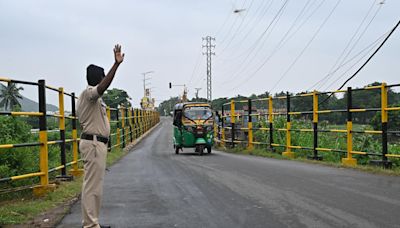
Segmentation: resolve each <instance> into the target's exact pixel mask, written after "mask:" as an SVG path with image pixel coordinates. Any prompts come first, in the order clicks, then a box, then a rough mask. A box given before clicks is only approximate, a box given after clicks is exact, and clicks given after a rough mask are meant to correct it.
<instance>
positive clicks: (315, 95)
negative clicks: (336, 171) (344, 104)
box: [312, 90, 322, 160]
mask: <svg viewBox="0 0 400 228" xmlns="http://www.w3.org/2000/svg"><path fill="white" fill-rule="evenodd" d="M313 137H314V139H313V153H314V155H313V157H312V159H314V160H322V157H321V156H319V155H318V150H317V148H318V93H317V91H316V90H314V91H313Z"/></svg>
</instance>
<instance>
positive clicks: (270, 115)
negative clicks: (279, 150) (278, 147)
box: [268, 96, 274, 150]
mask: <svg viewBox="0 0 400 228" xmlns="http://www.w3.org/2000/svg"><path fill="white" fill-rule="evenodd" d="M272 102H273V100H272V96H269V97H268V123H269V148H270V149H271V150H274V147H273V146H272V144H273V143H274V131H273V127H274V124H273V121H274V119H273V112H274V106H273V103H272Z"/></svg>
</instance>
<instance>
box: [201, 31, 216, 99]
mask: <svg viewBox="0 0 400 228" xmlns="http://www.w3.org/2000/svg"><path fill="white" fill-rule="evenodd" d="M204 40H205V41H206V44H205V45H203V48H206V52H203V55H206V57H207V100H208V101H209V102H211V100H212V96H211V95H212V93H211V88H212V87H211V56H212V55H215V52H212V50H213V49H214V48H215V45H213V44H212V41H215V38H214V37H211V36H207V37H203V41H204Z"/></svg>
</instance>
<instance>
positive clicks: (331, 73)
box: [312, 0, 382, 89]
mask: <svg viewBox="0 0 400 228" xmlns="http://www.w3.org/2000/svg"><path fill="white" fill-rule="evenodd" d="M375 4H376V0H374V1H373V2H372V5H371V7H370V8H369V10H368V12H367V14H366V15H365V17H364V18H363V20H362V22H361V23H360V25H359V26H358V28H357V30H356V32H355V33H354V34H353V36H352V37H351V39H350V40H349V42H348V43H347V45H346V47H345V48H344V49H343V51H342V53H341V55H340V56H339V58H337V60H336V62H335V64H334V65H333V66H332V67H331V69H330V70H329V72H328V74H327V76H325V77H324V78H323V79H321V80H320V81H318V82H317V83H316V84H314V85H313V86H312V87H314V86H315V87H317V84H320V85H319V86H318V88H321V87H322V86H323V85H324V84H326V83H327V81H328V80H329V79H330V78H331V77H332V76H333V75H334V73H333V72H332V71H333V69H334V68H335V67H336V66H337V65H341V64H343V62H344V61H346V59H347V57H348V56H349V55H350V54H351V53H352V52H353V50H354V49H355V47H356V45H357V44H358V42H359V41H360V39H361V38H362V37H363V35H364V34H365V32H366V31H367V29H368V28H369V26H370V25H371V23H372V21H373V20H374V19H375V17H376V15H377V14H378V12H379V10H380V9H381V7H382V4H380V5H379V7H378V9H377V10H376V12H375V14H374V15H373V16H372V18H371V20H370V21H369V23H368V24H367V25H366V26H365V28H364V30H363V31H362V32H361V34H360V35H359V36H358V38H357V40H356V41H355V42H354V44H353V45H352V47H351V48H350V50H348V51H347V49H348V48H349V47H350V45H351V43H352V42H353V39H354V38H355V37H356V35H357V34H358V32H359V31H360V29H361V27H362V25H363V24H364V22H365V21H366V19H367V18H368V15H369V14H370V12H371V11H372V9H373V6H374V5H375ZM346 51H347V53H346ZM345 53H346V55H345V56H344V57H343V55H344V54H345ZM340 60H341V61H340ZM339 62H340V63H339ZM324 80H325V81H324ZM318 88H317V89H318Z"/></svg>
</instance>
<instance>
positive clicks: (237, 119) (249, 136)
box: [216, 83, 400, 167]
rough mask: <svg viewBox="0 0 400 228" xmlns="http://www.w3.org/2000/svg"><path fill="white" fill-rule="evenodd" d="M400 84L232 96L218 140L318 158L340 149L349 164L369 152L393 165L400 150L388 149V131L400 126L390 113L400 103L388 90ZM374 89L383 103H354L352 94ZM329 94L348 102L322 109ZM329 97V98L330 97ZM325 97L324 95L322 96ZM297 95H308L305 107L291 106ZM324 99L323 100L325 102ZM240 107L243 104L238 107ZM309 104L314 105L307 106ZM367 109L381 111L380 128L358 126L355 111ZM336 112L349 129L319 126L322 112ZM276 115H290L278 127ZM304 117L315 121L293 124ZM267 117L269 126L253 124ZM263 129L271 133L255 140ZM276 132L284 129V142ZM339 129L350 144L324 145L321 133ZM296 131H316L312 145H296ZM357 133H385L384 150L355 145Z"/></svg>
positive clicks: (397, 109)
mask: <svg viewBox="0 0 400 228" xmlns="http://www.w3.org/2000/svg"><path fill="white" fill-rule="evenodd" d="M394 87H400V84H395V85H386V83H382V84H380V85H376V86H368V87H364V88H357V89H352V88H351V87H348V88H347V89H346V90H337V91H331V92H318V91H313V92H311V93H304V94H298V95H290V94H289V93H287V95H285V96H277V97H272V96H270V97H267V98H259V99H246V100H231V101H230V102H228V103H225V104H223V105H222V107H221V112H222V118H221V120H222V121H221V125H222V126H221V127H220V128H218V129H220V130H219V132H218V133H217V134H216V135H217V136H218V137H217V138H216V140H217V141H218V142H220V143H221V144H222V145H224V146H225V145H226V144H229V145H230V146H231V147H234V146H235V145H236V144H242V145H245V146H247V148H248V149H249V150H252V149H253V148H254V145H265V146H267V147H269V148H270V149H271V150H275V148H283V149H284V152H283V153H282V155H284V156H287V157H294V156H295V154H296V153H295V152H296V150H304V151H311V152H312V154H310V155H309V156H308V157H309V158H311V159H315V160H320V159H322V157H321V156H320V154H319V153H320V152H337V153H342V154H343V155H345V157H343V158H342V163H344V164H346V165H351V166H354V165H356V164H357V159H356V158H354V155H365V156H377V157H380V158H381V159H380V160H375V161H371V162H372V163H377V164H380V165H383V166H385V167H390V166H391V162H390V161H389V158H400V151H388V135H398V134H399V133H400V131H399V129H394V130H388V124H389V123H390V122H389V121H390V120H389V118H388V116H389V113H390V112H393V111H399V110H400V107H393V105H389V104H388V90H389V89H390V88H394ZM368 90H374V91H379V94H380V95H379V96H380V101H381V102H380V103H381V104H380V107H363V108H357V106H356V105H354V104H353V102H354V99H353V98H352V97H353V96H352V94H353V93H355V92H359V91H368ZM329 94H342V95H343V97H344V98H345V99H346V103H345V106H346V107H343V108H339V109H334V110H333V109H332V110H330V109H322V108H323V107H324V105H323V103H324V102H325V101H326V100H327V99H328V98H329V97H328V95H329ZM327 97H328V98H327ZM320 98H322V99H320ZM294 99H306V100H305V101H303V103H302V104H303V106H305V107H303V108H304V109H303V110H293V108H291V104H292V101H293V100H294ZM254 102H261V103H262V104H263V105H264V106H263V107H264V108H262V109H261V110H260V109H258V110H257V111H255V110H254V108H253V103H254ZM321 103H322V104H321ZM238 107H239V108H238ZM307 107H310V108H309V109H308V110H307ZM365 112H372V113H374V112H375V113H376V112H380V114H381V115H380V122H381V123H380V125H381V129H380V130H357V129H354V127H353V121H354V119H355V118H354V117H353V115H354V114H355V113H365ZM332 113H339V115H341V117H343V120H344V119H345V120H346V128H345V129H322V128H321V127H320V126H319V123H320V116H321V115H327V114H332ZM276 116H284V117H286V121H285V123H284V126H283V127H280V128H277V127H275V125H274V119H275V118H276ZM295 116H297V117H302V118H303V120H304V121H305V122H307V121H308V122H310V123H312V125H311V126H312V127H311V128H302V129H300V128H299V129H296V128H293V127H292V121H291V120H292V119H293V117H295ZM260 117H264V118H265V119H266V123H267V126H260V125H258V126H257V127H255V126H253V123H254V122H255V121H254V119H255V118H256V119H260ZM258 131H262V132H269V133H268V134H266V135H268V137H267V138H266V139H265V140H263V141H255V140H254V133H255V132H258ZM275 132H282V133H284V134H285V139H284V143H280V144H279V143H276V142H275V138H276V137H274V133H275ZM328 132H330V133H337V134H343V136H344V137H346V148H345V149H340V148H339V149H338V148H324V147H321V144H320V142H319V134H321V133H328ZM294 133H299V134H310V133H311V134H312V142H313V143H312V146H310V145H293V140H292V136H293V134H294ZM240 134H241V135H240ZM353 134H373V135H380V137H381V148H382V149H381V151H379V152H370V151H357V150H355V147H354V146H353V139H354V136H353Z"/></svg>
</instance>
